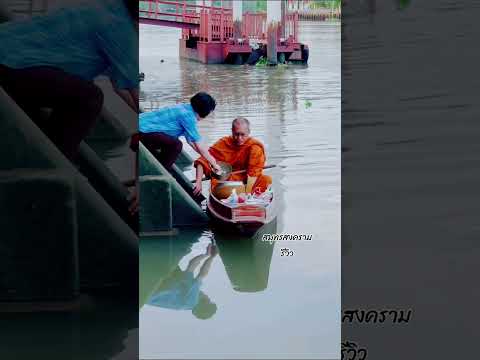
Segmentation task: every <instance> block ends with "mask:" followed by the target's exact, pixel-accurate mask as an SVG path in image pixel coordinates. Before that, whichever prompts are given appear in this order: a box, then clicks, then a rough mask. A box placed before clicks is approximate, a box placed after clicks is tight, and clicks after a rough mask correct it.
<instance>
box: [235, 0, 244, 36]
mask: <svg viewBox="0 0 480 360" xmlns="http://www.w3.org/2000/svg"><path fill="white" fill-rule="evenodd" d="M242 5H243V1H242V0H233V39H234V40H235V41H238V40H239V39H241V38H242V12H243V6H242Z"/></svg>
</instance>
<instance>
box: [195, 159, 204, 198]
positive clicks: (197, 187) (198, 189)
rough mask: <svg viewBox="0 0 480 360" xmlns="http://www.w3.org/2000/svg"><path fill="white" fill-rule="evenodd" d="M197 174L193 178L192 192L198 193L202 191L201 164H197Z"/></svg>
mask: <svg viewBox="0 0 480 360" xmlns="http://www.w3.org/2000/svg"><path fill="white" fill-rule="evenodd" d="M196 169H197V174H196V178H195V186H194V187H193V194H194V195H198V194H200V193H201V192H202V178H203V166H202V165H201V164H197V167H196Z"/></svg>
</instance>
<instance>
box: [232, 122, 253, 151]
mask: <svg viewBox="0 0 480 360" xmlns="http://www.w3.org/2000/svg"><path fill="white" fill-rule="evenodd" d="M232 137H233V141H234V142H235V144H236V145H239V146H240V145H243V144H245V142H246V141H247V140H248V138H249V137H250V129H249V128H248V126H247V125H246V124H235V125H234V126H233V127H232Z"/></svg>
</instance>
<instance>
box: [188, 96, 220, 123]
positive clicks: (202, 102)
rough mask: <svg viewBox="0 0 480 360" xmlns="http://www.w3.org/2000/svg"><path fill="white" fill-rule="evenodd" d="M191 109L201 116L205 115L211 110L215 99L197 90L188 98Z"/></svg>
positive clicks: (213, 108)
mask: <svg viewBox="0 0 480 360" xmlns="http://www.w3.org/2000/svg"><path fill="white" fill-rule="evenodd" d="M190 104H191V105H192V108H193V111H195V112H196V113H197V114H198V115H199V116H200V117H201V118H204V117H206V116H207V115H208V114H210V113H211V112H212V111H213V110H215V106H216V105H217V103H216V102H215V99H214V98H213V97H211V96H210V95H209V94H207V93H205V92H199V93H197V94H195V95H194V96H193V97H192V98H191V99H190Z"/></svg>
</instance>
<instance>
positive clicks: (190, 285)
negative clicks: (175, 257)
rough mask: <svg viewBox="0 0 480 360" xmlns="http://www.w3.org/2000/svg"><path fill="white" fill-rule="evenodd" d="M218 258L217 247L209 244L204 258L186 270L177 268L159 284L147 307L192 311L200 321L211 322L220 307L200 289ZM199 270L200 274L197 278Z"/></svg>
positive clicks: (198, 259) (202, 256) (197, 256)
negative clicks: (208, 320)
mask: <svg viewBox="0 0 480 360" xmlns="http://www.w3.org/2000/svg"><path fill="white" fill-rule="evenodd" d="M216 255H217V249H216V247H215V245H212V244H208V246H207V250H206V252H205V254H200V255H196V256H194V257H193V258H192V259H190V260H189V261H188V265H187V267H186V268H185V270H182V269H181V268H180V264H179V265H177V266H176V267H175V269H174V270H173V271H172V272H170V273H169V274H168V275H167V276H166V277H165V278H164V279H163V280H162V281H161V282H160V284H159V285H158V287H157V288H156V289H155V291H154V294H153V295H152V296H151V297H150V299H149V300H148V304H149V305H153V306H159V307H163V308H166V309H172V310H191V311H192V314H193V315H195V317H197V318H198V319H208V318H211V317H212V316H213V315H214V314H215V312H216V311H217V305H216V304H215V303H213V302H212V301H211V300H210V298H209V297H208V296H207V295H206V294H205V293H204V292H202V291H201V290H200V287H201V285H202V280H203V279H205V277H206V276H207V274H208V271H209V270H210V267H211V265H212V261H213V259H214V257H215V256H216ZM202 262H203V263H202ZM197 270H198V274H197V275H195V274H194V273H195V271H197Z"/></svg>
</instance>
